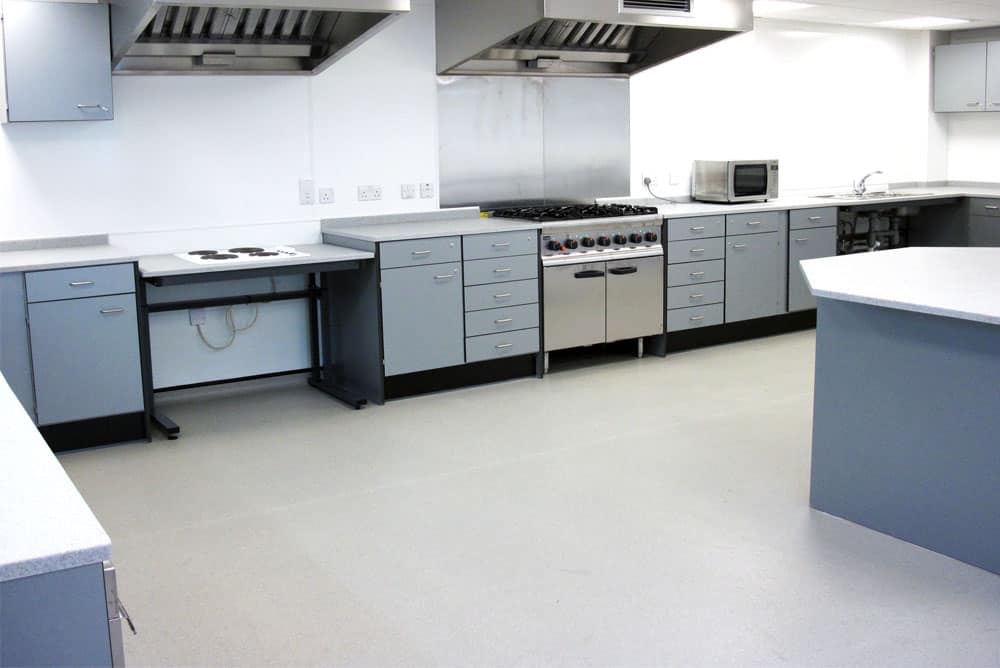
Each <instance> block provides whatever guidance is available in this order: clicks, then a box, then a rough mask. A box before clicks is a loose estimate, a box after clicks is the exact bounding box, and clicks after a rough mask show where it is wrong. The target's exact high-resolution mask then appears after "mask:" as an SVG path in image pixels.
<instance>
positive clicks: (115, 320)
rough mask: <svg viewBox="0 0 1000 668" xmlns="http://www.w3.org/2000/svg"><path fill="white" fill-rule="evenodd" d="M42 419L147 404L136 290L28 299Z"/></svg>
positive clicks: (50, 420)
mask: <svg viewBox="0 0 1000 668" xmlns="http://www.w3.org/2000/svg"><path fill="white" fill-rule="evenodd" d="M28 324H29V328H30V331H31V361H32V366H33V368H34V373H35V401H36V406H37V411H38V424H39V425H47V424H59V423H61V422H72V421H74V420H86V419H89V418H96V417H104V416H107V415H121V414H124V413H135V412H138V411H141V410H142V409H143V396H142V372H141V367H140V362H139V328H138V320H137V317H136V306H135V295H132V294H128V295H114V296H110V297H88V298H86V299H69V300H65V301H55V302H40V303H37V304H28Z"/></svg>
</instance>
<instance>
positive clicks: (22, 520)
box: [0, 375, 111, 582]
mask: <svg viewBox="0 0 1000 668" xmlns="http://www.w3.org/2000/svg"><path fill="white" fill-rule="evenodd" d="M0 416H2V419H3V425H4V428H3V430H2V432H0V582H3V581H5V580H14V579H17V578H23V577H29V576H32V575H39V574H42V573H49V572H52V571H59V570H63V569H66V568H74V567H76V566H84V565H86V564H96V563H100V562H102V561H104V560H106V559H110V558H111V539H110V538H108V534H107V533H105V531H104V528H103V527H102V526H101V524H100V522H98V521H97V518H96V517H94V513H93V512H92V511H91V510H90V507H89V506H88V505H87V503H86V502H85V501H84V500H83V497H82V496H80V493H79V492H78V491H77V489H76V487H75V486H74V485H73V482H72V481H71V480H70V479H69V476H67V475H66V472H65V471H64V470H63V467H62V466H61V465H60V464H59V461H58V460H57V459H56V457H55V455H53V454H52V451H51V450H50V449H49V446H48V445H47V444H46V443H45V441H44V440H43V439H42V436H41V434H39V433H38V429H36V428H35V425H34V423H33V422H32V421H31V418H30V417H29V416H28V414H27V413H26V412H25V410H24V408H23V407H22V406H21V402H20V401H18V399H17V397H15V396H14V392H13V391H11V389H10V387H9V386H8V385H7V381H6V380H5V379H4V378H3V376H2V375H0Z"/></svg>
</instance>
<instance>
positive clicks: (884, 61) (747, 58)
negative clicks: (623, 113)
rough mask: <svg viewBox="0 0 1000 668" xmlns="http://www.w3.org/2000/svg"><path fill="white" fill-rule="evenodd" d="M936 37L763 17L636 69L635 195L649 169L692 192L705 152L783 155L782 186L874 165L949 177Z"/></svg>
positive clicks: (914, 175)
mask: <svg viewBox="0 0 1000 668" xmlns="http://www.w3.org/2000/svg"><path fill="white" fill-rule="evenodd" d="M929 39H930V37H929V33H927V32H909V31H890V30H874V29H864V28H848V27H840V26H828V25H821V24H801V23H792V22H786V21H767V20H758V21H757V27H756V29H755V30H754V31H753V32H751V33H747V34H744V35H739V36H737V37H733V38H730V39H728V40H725V41H723V42H720V43H719V44H717V45H715V46H712V47H711V48H708V49H704V50H702V51H698V52H695V53H692V54H689V55H687V56H684V57H682V58H679V59H677V60H674V61H671V62H669V63H666V64H664V65H661V66H659V67H657V68H656V69H654V70H651V71H649V72H646V73H643V74H640V75H637V76H635V77H633V79H632V139H633V140H632V164H633V173H632V181H631V183H632V194H633V195H644V194H645V190H644V187H643V185H642V177H643V175H644V173H645V174H650V175H652V176H654V177H656V178H657V180H658V181H659V183H658V186H659V190H660V191H662V192H663V193H667V194H673V195H678V194H688V192H689V181H690V171H691V162H692V161H693V160H695V159H699V158H702V159H716V158H719V159H741V158H747V157H749V158H778V159H779V160H781V180H782V182H781V186H782V191H788V190H795V189H803V188H826V187H829V188H836V187H845V186H849V185H850V183H851V180H852V179H855V178H857V177H859V176H861V175H862V174H864V173H865V172H868V171H871V170H874V169H881V170H883V171H884V172H885V174H886V176H885V177H883V178H884V180H887V181H893V182H899V181H923V180H925V179H927V178H929V177H936V178H943V175H940V176H936V175H938V174H939V173H940V172H942V171H943V161H942V160H941V159H940V157H939V158H937V159H935V158H934V157H933V156H934V154H935V153H937V154H943V151H944V142H945V140H946V139H945V138H946V135H945V131H944V129H943V125H942V122H941V121H940V120H939V119H936V118H935V117H934V114H931V113H930V112H929V108H930V107H929V97H930V42H929ZM670 173H672V176H673V178H672V179H669V178H668V174H670ZM670 180H673V181H675V182H676V184H675V185H671V184H670V183H669V181H670Z"/></svg>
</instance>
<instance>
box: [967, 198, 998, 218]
mask: <svg viewBox="0 0 1000 668" xmlns="http://www.w3.org/2000/svg"><path fill="white" fill-rule="evenodd" d="M969 207H970V209H969V213H971V214H972V215H973V216H1000V199H983V198H982V197H973V198H971V199H970V200H969Z"/></svg>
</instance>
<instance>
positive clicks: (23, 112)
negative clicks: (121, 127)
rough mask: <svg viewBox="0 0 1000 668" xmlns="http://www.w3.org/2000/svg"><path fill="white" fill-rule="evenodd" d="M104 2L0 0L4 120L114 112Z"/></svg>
mask: <svg viewBox="0 0 1000 668" xmlns="http://www.w3.org/2000/svg"><path fill="white" fill-rule="evenodd" d="M109 30H110V29H109V24H108V5H107V4H102V3H75V2H36V1H35V0H4V2H3V55H4V60H5V69H6V77H5V79H6V91H5V93H6V101H7V105H6V110H5V112H6V113H4V114H3V115H2V118H3V120H4V121H5V122H7V121H10V122H16V121H96V120H109V119H111V118H113V117H114V104H113V102H112V92H111V37H110V34H109Z"/></svg>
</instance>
